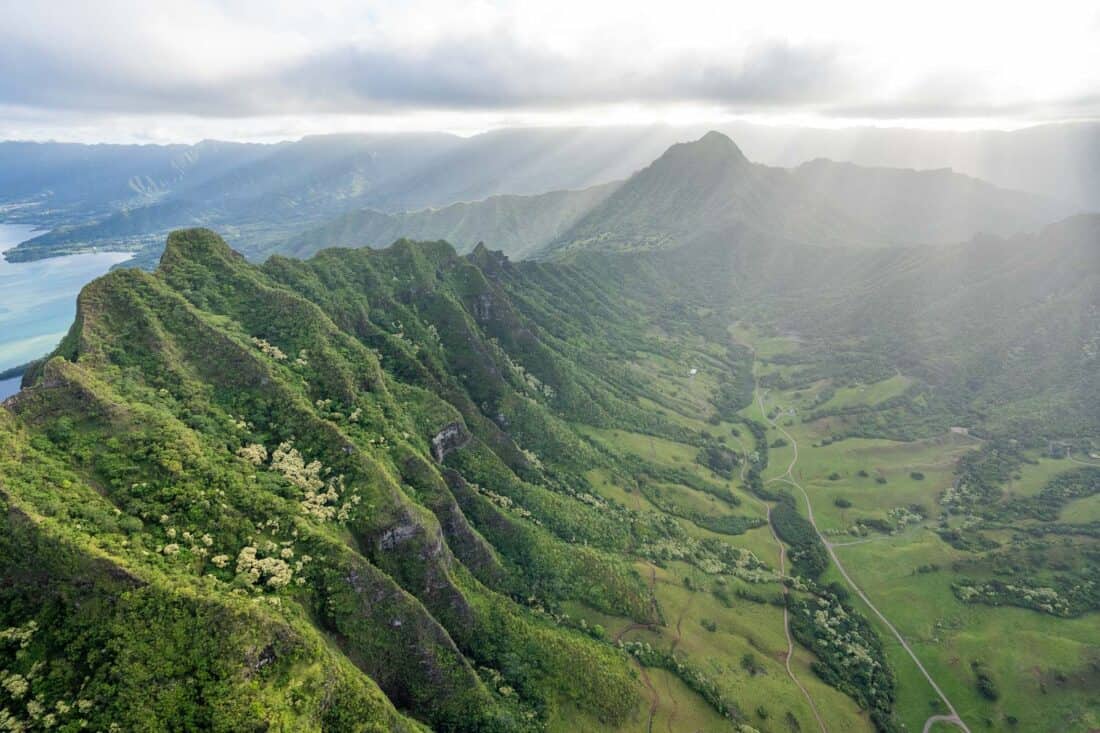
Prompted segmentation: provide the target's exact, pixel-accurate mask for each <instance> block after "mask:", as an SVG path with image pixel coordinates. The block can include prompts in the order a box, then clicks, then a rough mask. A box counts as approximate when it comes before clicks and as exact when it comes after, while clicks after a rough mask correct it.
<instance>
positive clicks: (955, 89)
mask: <svg viewBox="0 0 1100 733" xmlns="http://www.w3.org/2000/svg"><path fill="white" fill-rule="evenodd" d="M1098 117H1100V5H1098V4H1097V3H1096V2H1095V1H1094V0H1084V1H1081V0H1078V1H1074V2H1069V1H1059V0H1048V1H1047V2H1044V3H1013V2H1003V1H1002V2H987V1H984V0H979V1H967V2H959V0H951V1H948V2H944V1H941V0H933V1H926V2H922V3H890V2H881V0H880V1H877V2H819V1H808V2H795V1H793V0H772V1H771V2H768V3H734V2H713V1H709V2H699V1H697V0H678V1H677V2H675V3H663V4H655V3H639V2H637V1H636V0H632V1H626V0H611V1H608V2H593V1H592V0H554V1H553V2H534V1H533V0H514V1H513V2H455V1H452V0H407V1H403V0H389V1H385V2H380V1H373V2H372V1H367V2H363V1H351V0H346V1H345V0H337V1H335V2H330V1H326V2H309V3H304V2H279V1H278V0H267V1H265V2H251V1H242V2H231V1H227V0H221V1H219V0H193V1H192V2H177V1H176V0H158V2H155V3H150V2H145V1H142V0H115V1H106V2H97V3H87V2H65V1H64V0H56V1H54V2H44V3H28V2H18V1H16V0H0V138H22V139H46V138H54V139H62V140H81V141H103V140H110V141H156V142H168V141H192V140H197V139H201V138H205V137H217V138H225V139H252V140H272V139H282V138H294V137H299V136H301V135H303V134H310V133H320V132H338V131H345V132H346V131H358V130H362V131H381V130H430V129H439V130H450V131H455V132H459V133H464V134H466V133H474V132H479V131H483V130H486V129H491V128H494V127H502V126H512V125H558V124H582V125H589V124H612V123H614V124H624V123H626V124H646V123H652V122H667V123H672V124H687V123H691V124H695V123H705V122H721V121H727V120H731V119H749V120H753V121H757V122H773V123H783V124H787V123H797V124H809V125H814V126H822V127H836V126H846V125H854V124H872V125H890V126H899V125H905V126H915V127H933V128H940V129H942V128H947V129H973V128H983V127H989V128H1001V129H1011V128H1015V127H1020V126H1026V125H1029V124H1035V123H1038V122H1048V121H1061V120H1075V119H1094V118H1098Z"/></svg>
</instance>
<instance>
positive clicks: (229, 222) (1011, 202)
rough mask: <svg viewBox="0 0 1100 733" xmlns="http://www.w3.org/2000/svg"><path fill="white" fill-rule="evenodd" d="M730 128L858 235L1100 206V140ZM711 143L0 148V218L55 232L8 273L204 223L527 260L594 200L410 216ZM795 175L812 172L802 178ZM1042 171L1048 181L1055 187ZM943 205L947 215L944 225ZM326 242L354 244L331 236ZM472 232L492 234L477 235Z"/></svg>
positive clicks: (910, 233) (512, 136) (260, 238)
mask: <svg viewBox="0 0 1100 733" xmlns="http://www.w3.org/2000/svg"><path fill="white" fill-rule="evenodd" d="M729 130H730V131H732V132H733V135H734V139H735V140H737V142H738V145H739V146H740V147H741V148H743V149H744V150H745V151H747V157H749V158H750V159H752V160H755V161H761V162H764V163H769V164H781V165H788V166H798V168H797V169H796V171H795V175H796V176H797V177H799V178H801V179H803V180H804V181H805V183H806V185H807V186H816V189H815V190H816V192H817V193H825V194H830V193H832V194H833V195H834V200H833V201H831V202H830V205H831V206H833V207H834V208H835V209H837V210H838V211H836V212H830V214H829V215H830V216H835V215H836V214H842V215H844V216H845V217H849V218H855V219H856V220H857V221H858V220H859V219H860V218H862V219H864V221H862V222H860V223H861V225H863V226H869V227H870V236H872V237H873V238H886V239H889V240H891V241H906V240H910V241H937V242H947V241H956V240H958V239H962V238H965V237H966V235H968V234H970V233H972V232H974V231H983V230H984V231H992V232H995V233H1011V232H1012V231H1015V230H1014V229H1013V228H1012V227H1015V226H1017V225H1020V226H1022V227H1024V228H1027V227H1030V226H1033V225H1034V222H1035V221H1037V220H1038V221H1039V222H1040V223H1046V222H1049V221H1051V220H1053V219H1055V218H1058V216H1057V214H1061V215H1064V214H1068V213H1072V212H1074V211H1077V210H1081V209H1083V208H1084V209H1087V208H1089V207H1096V206H1100V200H1098V199H1095V198H1090V196H1091V194H1090V193H1088V192H1090V191H1092V190H1094V188H1093V187H1092V185H1091V181H1092V177H1094V176H1096V175H1098V174H1097V173H1096V171H1095V170H1093V166H1092V165H1091V164H1090V163H1089V161H1090V160H1095V159H1096V157H1097V156H1095V155H1092V157H1090V152H1095V146H1096V145H1097V143H1096V140H1097V139H1100V128H1098V127H1097V126H1096V125H1085V124H1082V125H1055V126H1047V127H1044V128H1036V129H1032V130H1025V131H1020V132H1018V133H997V134H993V133H935V132H915V131H911V130H864V131H862V132H859V131H852V130H847V131H824V130H809V129H798V128H791V129H786V130H784V129H783V128H766V127H760V126H752V125H744V124H737V125H731V126H730V127H729ZM704 132H705V130H704V129H691V128H675V127H635V128H567V129H534V130H532V129H526V130H501V131H496V132H491V133H485V134H483V135H477V136H474V137H472V138H459V137H456V136H452V135H446V134H436V133H432V134H420V133H417V134H408V135H332V136H320V137H312V138H305V139H303V140H301V141H299V142H293V143H280V144H277V145H259V144H241V143H222V142H214V141H211V142H203V143H199V144H197V145H193V146H184V145H172V146H115V145H103V146H87V145H70V144H58V143H0V211H3V213H4V215H5V217H6V218H7V219H8V220H9V221H22V222H28V223H34V224H38V225H41V226H43V227H46V228H51V229H52V231H50V232H49V233H47V234H45V235H43V236H40V237H38V238H36V239H35V240H32V242H30V243H28V244H27V245H25V246H24V247H21V248H19V249H18V250H16V251H13V252H10V253H9V255H8V256H9V258H10V259H34V258H38V257H43V256H51V255H55V254H62V253H66V252H71V251H81V250H83V249H86V248H87V247H89V246H98V247H111V248H120V247H122V248H129V249H136V248H140V247H142V246H145V245H149V244H153V245H154V246H155V247H159V244H158V243H159V242H160V241H162V240H163V236H164V234H165V233H166V232H167V231H168V230H169V229H171V228H173V227H179V226H190V225H197V224H201V225H216V226H218V227H219V228H220V229H221V230H222V231H223V232H224V233H225V235H226V237H227V239H228V241H230V242H233V243H240V245H241V246H242V247H244V248H247V249H253V250H257V251H258V250H262V249H264V248H267V247H270V246H273V245H275V244H276V243H278V242H283V241H285V240H287V239H289V238H293V237H295V236H296V235H297V234H298V233H301V232H303V231H304V230H306V229H308V228H310V227H316V226H320V225H322V224H324V223H325V222H327V221H328V220H330V219H332V218H333V217H335V216H338V215H340V214H341V213H345V212H352V213H353V217H355V216H357V217H359V218H360V219H366V220H368V221H367V224H366V226H367V229H366V231H365V232H364V235H365V236H366V238H367V240H368V241H369V243H371V244H385V243H388V242H385V241H374V240H373V238H374V237H382V236H383V235H384V234H386V233H388V232H394V231H399V230H401V229H402V228H403V227H406V226H408V227H412V229H413V230H415V231H417V232H420V231H422V232H424V233H425V235H426V234H427V233H429V232H436V231H438V232H440V233H441V234H446V233H448V232H452V231H453V232H455V233H456V234H458V235H461V236H469V237H470V238H472V239H473V240H474V241H476V239H477V238H485V239H487V240H489V241H491V240H492V239H493V237H494V235H499V236H501V237H504V238H503V239H502V241H501V242H499V246H501V247H503V248H505V249H509V250H511V251H513V252H514V253H516V254H520V253H528V252H532V251H534V249H537V246H536V245H541V244H542V243H544V241H546V242H548V241H556V239H558V238H559V237H560V234H562V233H564V231H565V230H566V229H567V228H568V227H569V226H572V225H573V224H574V223H576V221H575V220H574V219H573V218H572V217H573V214H575V213H579V212H581V209H582V208H583V206H584V202H585V201H592V200H595V199H597V198H598V196H595V195H585V196H581V197H580V198H579V200H574V199H576V198H577V197H572V196H567V195H557V196H556V197H551V199H548V200H546V202H542V203H546V207H545V208H544V207H543V206H542V204H541V203H540V202H528V201H518V200H511V201H501V200H497V201H495V202H493V203H492V204H487V205H486V206H488V207H493V206H495V207H497V208H499V209H500V213H498V214H496V215H489V214H486V213H485V211H484V210H480V209H478V210H475V209H461V210H459V209H456V210H452V211H450V212H448V213H447V214H445V215H443V216H438V215H436V216H433V217H428V218H429V219H434V222H429V221H422V220H420V219H418V218H416V215H415V214H406V213H405V212H415V211H416V210H419V209H424V208H425V207H436V208H439V207H445V206H448V205H450V204H453V203H456V202H475V201H480V200H483V199H485V198H487V197H491V196H496V195H525V196H526V195H538V194H543V193H546V192H551V191H560V190H573V189H577V190H579V189H584V188H586V187H589V186H592V185H595V184H600V183H609V182H613V181H619V180H624V179H626V178H628V177H629V176H630V175H632V174H633V173H634V172H636V171H638V170H640V169H642V168H644V167H645V166H647V165H649V164H650V163H651V162H652V161H654V160H655V159H657V158H658V157H659V156H661V155H662V154H663V153H664V152H665V150H666V149H667V148H668V147H670V146H671V145H673V144H676V143H678V142H682V141H684V140H690V139H695V138H698V137H699V136H700V135H702V134H703V133H704ZM823 157H828V158H833V159H835V160H837V161H850V162H853V163H856V164H862V165H872V166H900V167H911V168H918V169H930V168H943V167H945V166H948V165H950V166H953V167H954V168H955V169H956V170H957V171H960V172H964V173H966V174H969V175H975V176H977V177H979V178H984V179H986V180H988V181H990V182H992V183H994V184H995V185H1000V186H1007V187H1010V188H1014V189H1019V190H1022V191H1028V192H1030V193H1033V194H1038V195H1040V196H1042V197H1043V198H1044V199H1045V201H1044V202H1043V203H1039V202H1036V201H1034V200H1031V201H1030V202H1029V201H1028V200H1027V199H1026V198H1017V199H1013V198H1012V197H1004V198H999V197H1000V196H1003V195H1002V194H997V193H995V192H993V191H992V190H990V189H989V188H988V187H984V186H982V185H981V184H980V183H978V182H976V181H970V182H964V181H963V180H961V179H960V178H958V177H956V176H952V175H951V174H950V173H948V172H947V171H942V170H937V171H930V170H925V171H924V172H923V173H922V176H923V178H920V179H919V183H918V182H916V181H914V182H911V183H904V184H903V183H902V182H901V181H892V180H884V179H889V178H891V177H892V176H893V175H894V174H889V173H887V172H885V171H879V172H878V173H877V174H876V175H875V176H871V175H869V174H868V175H863V174H861V173H860V172H859V171H857V170H856V169H852V168H846V167H844V166H838V165H831V164H829V163H828V162H825V161H822V160H818V159H820V158H823ZM806 161H813V162H812V163H808V164H806V165H805V166H802V165H801V164H803V163H806ZM1051 167H1054V168H1055V169H1056V170H1057V175H1054V174H1053V173H1050V172H1049V170H1048V169H1050V168H1051ZM896 175H897V176H899V177H901V178H905V177H906V176H904V175H903V174H901V173H898V174H896ZM876 176H877V177H876ZM905 186H911V187H913V189H914V193H917V192H920V193H921V196H922V197H923V199H924V200H926V201H928V202H929V203H928V206H930V207H931V208H928V209H925V208H923V207H922V206H912V205H910V203H909V199H908V198H907V195H908V193H909V189H907V188H905ZM892 190H893V191H897V192H898V193H899V194H904V195H899V196H896V197H895V198H890V197H891V196H894V195H895V194H891V193H889V192H890V191H892ZM922 190H923V191H922ZM870 193H874V196H873V197H869V194H870ZM563 199H564V200H563ZM936 199H942V200H941V201H939V202H938V203H937V201H936ZM994 199H997V200H994ZM960 201H962V202H965V204H960V203H959V202H960ZM872 202H873V206H872ZM951 205H956V206H957V207H958V208H957V209H956V211H955V212H954V213H952V212H951V211H950V210H949V207H950V206H951ZM971 205H976V206H978V207H979V208H984V210H985V211H986V212H988V213H989V219H988V220H987V219H985V218H984V217H983V216H982V215H974V217H975V218H974V220H972V221H968V219H970V218H971V216H972V215H971V214H970V212H969V207H970V206H971ZM512 206H518V207H521V208H522V210H523V211H525V212H532V211H537V212H538V216H539V217H541V220H540V223H538V224H531V226H533V227H534V229H533V231H532V232H526V231H522V227H523V226H524V225H522V224H519V225H512V226H511V227H509V226H507V225H504V224H502V225H501V227H500V229H499V231H497V230H494V229H493V228H492V227H488V228H485V227H484V225H482V224H477V225H476V226H475V225H473V223H472V222H469V223H468V222H465V221H463V220H464V219H465V218H466V217H470V218H471V219H473V220H477V219H480V220H482V221H491V220H494V219H495V218H497V217H499V218H501V219H504V218H506V216H507V214H506V211H507V209H509V208H510V207H512ZM1044 207H1047V209H1044ZM559 208H560V211H559ZM871 208H875V209H877V210H878V213H879V216H878V221H870V220H869V219H870V218H871V217H869V216H867V215H866V214H864V215H862V216H861V214H860V212H861V211H864V212H868V211H869V210H870V209H871ZM363 209H372V210H375V211H378V212H382V213H385V214H390V215H398V214H400V215H401V218H402V219H404V221H402V222H400V223H396V224H393V225H391V224H390V223H388V222H387V221H386V220H385V219H379V218H378V217H374V216H368V215H366V214H365V213H363V211H362V210H363ZM996 211H1000V212H1001V215H995V212H996ZM1021 212H1022V213H1021ZM1044 212H1046V213H1044ZM819 213H820V214H821V215H824V213H823V212H819ZM1050 214H1056V215H1055V216H1051V215H1050ZM800 215H809V212H805V211H804V212H800ZM1017 217H1019V218H1017ZM459 222H462V223H461V224H459ZM456 227H457V228H456ZM334 228H335V229H336V230H337V231H343V232H345V233H350V232H351V231H352V228H351V227H349V226H347V225H341V224H338V223H334ZM842 228H843V227H842ZM479 229H483V230H484V231H486V232H487V234H486V235H485V236H484V237H482V236H481V234H480V232H479V231H478V230H479ZM509 232H511V233H509ZM862 234H864V233H862V232H860V233H857V235H856V236H854V238H855V239H857V240H858V239H860V238H861V235H862ZM472 244H473V242H470V246H472ZM152 262H155V259H151V260H150V264H151V263H152Z"/></svg>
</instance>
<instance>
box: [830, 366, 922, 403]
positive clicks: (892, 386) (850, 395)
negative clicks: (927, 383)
mask: <svg viewBox="0 0 1100 733" xmlns="http://www.w3.org/2000/svg"><path fill="white" fill-rule="evenodd" d="M912 384H913V380H912V379H911V378H909V377H905V376H902V375H901V374H897V375H894V376H893V377H890V378H889V379H884V380H882V381H881V382H875V383H874V384H861V385H859V386H858V387H841V388H840V389H838V390H837V391H836V394H834V395H833V397H832V398H831V399H829V400H828V401H827V402H825V403H824V404H823V405H821V409H822V410H836V409H843V408H845V407H853V406H855V405H877V404H879V403H881V402H885V401H886V400H888V399H890V398H891V397H897V396H898V395H900V394H902V393H903V392H905V390H907V389H909V387H910V386H912Z"/></svg>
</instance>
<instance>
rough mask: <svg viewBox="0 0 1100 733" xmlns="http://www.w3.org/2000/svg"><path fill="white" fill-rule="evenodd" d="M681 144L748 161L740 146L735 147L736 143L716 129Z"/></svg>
mask: <svg viewBox="0 0 1100 733" xmlns="http://www.w3.org/2000/svg"><path fill="white" fill-rule="evenodd" d="M682 144H683V145H684V146H685V147H689V148H694V149H698V150H700V151H705V152H707V153H709V154H712V155H723V156H726V157H729V158H734V159H736V160H743V161H746V162H747V161H748V158H746V157H745V154H744V153H742V152H741V148H739V147H737V143H735V142H734V141H733V140H731V139H730V137H729V136H728V135H724V134H723V133H721V132H718V131H717V130H711V131H710V132H708V133H707V134H706V135H703V136H702V137H701V138H699V139H698V140H696V141H694V142H690V143H682Z"/></svg>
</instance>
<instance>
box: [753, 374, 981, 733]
mask: <svg viewBox="0 0 1100 733" xmlns="http://www.w3.org/2000/svg"><path fill="white" fill-rule="evenodd" d="M756 401H757V404H758V405H759V406H760V413H761V414H762V415H763V416H764V419H765V420H767V421H768V423H769V424H771V426H772V427H774V428H775V429H776V430H778V431H779V432H780V433H782V434H783V437H785V438H786V439H787V441H788V442H789V443H790V444H791V447H792V449H793V454H792V456H791V462H790V465H788V466H787V471H786V473H784V474H782V475H780V476H777V477H774V478H772V479H770V480H772V481H783V482H785V483H788V484H790V485H791V486H794V487H795V488H796V489H798V491H799V492H800V493H801V494H802V498H803V499H805V500H806V517H807V519H809V520H810V525H811V526H813V528H814V532H815V533H816V534H817V536H818V538H819V539H820V540H821V542H822V544H824V545H825V550H826V551H827V552H828V553H829V557H830V558H832V561H833V563H835V564H836V569H837V570H838V571H840V574H841V576H842V577H843V578H844V581H845V582H846V583H847V584H848V585H849V587H851V589H852V590H853V591H855V593H856V595H858V596H859V597H860V599H861V600H862V601H863V602H864V603H866V604H867V607H868V608H870V609H871V610H872V611H873V612H874V614H875V615H876V616H878V618H879V620H880V621H882V623H883V624H884V625H885V626H886V628H888V629H889V630H890V632H891V633H892V634H893V635H894V636H895V637H896V638H897V640H898V642H899V643H900V644H901V647H902V649H904V650H905V651H906V653H907V654H908V655H909V657H910V659H912V660H913V663H914V664H916V665H917V669H919V670H920V672H921V674H922V675H924V678H925V679H926V680H927V681H928V684H929V685H931V686H932V689H933V690H935V691H936V694H937V695H939V698H940V700H942V701H943V704H944V705H946V706H947V709H948V710H949V711H950V712H951V714H950V715H934V716H932V717H930V718H929V719H928V720H926V721H925V723H924V730H925V731H928V730H929V729H930V727H931V726H932V724H934V723H935V722H937V721H939V722H944V723H952V724H954V725H955V726H957V727H959V728H961V729H962V730H963V731H965V733H970V728H968V727H967V725H966V723H964V722H963V719H962V718H960V717H959V713H958V712H957V711H956V710H955V706H954V705H952V704H951V701H950V700H948V699H947V695H945V694H944V692H943V690H941V689H940V686H939V685H938V684H936V681H935V680H934V679H932V675H931V674H929V672H928V670H927V669H925V668H924V665H923V664H921V661H920V659H919V658H918V657H917V655H916V653H915V652H914V651H913V649H912V647H910V646H909V642H907V641H906V640H905V637H903V636H902V635H901V632H899V631H898V630H897V628H895V626H894V625H893V624H892V623H890V621H889V619H887V618H886V616H884V615H883V613H882V611H879V610H878V607H876V606H875V604H873V603H871V599H870V598H868V597H867V594H866V593H864V592H863V590H862V589H861V588H860V587H859V586H858V585H856V584H855V581H853V580H852V578H851V576H849V575H848V571H847V570H846V569H845V568H844V565H843V564H842V563H841V562H840V558H839V557H837V555H836V552H835V551H834V550H833V546H832V545H831V544H829V541H828V539H826V538H825V535H824V534H822V532H821V530H820V529H818V526H817V521H816V520H815V519H814V507H813V504H812V502H810V495H809V494H808V493H806V489H804V488H802V484H800V483H798V482H797V481H795V480H794V476H793V475H792V473H791V472H792V471H793V470H794V466H795V464H796V463H798V441H797V440H795V439H794V436H792V435H791V434H790V433H788V432H787V431H786V430H784V429H783V428H782V427H781V426H780V425H779V424H778V423H776V422H775V421H774V420H772V419H771V418H769V417H768V413H767V411H765V409H764V398H763V396H762V395H761V394H760V393H759V392H758V393H757V395H756Z"/></svg>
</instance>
